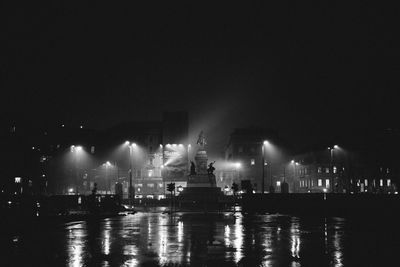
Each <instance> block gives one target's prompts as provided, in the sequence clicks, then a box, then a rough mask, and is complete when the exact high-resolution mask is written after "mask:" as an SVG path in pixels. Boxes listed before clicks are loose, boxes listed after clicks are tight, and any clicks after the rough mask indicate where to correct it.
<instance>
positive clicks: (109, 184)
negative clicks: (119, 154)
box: [103, 161, 111, 194]
mask: <svg viewBox="0 0 400 267" xmlns="http://www.w3.org/2000/svg"><path fill="white" fill-rule="evenodd" d="M103 166H104V167H105V169H106V175H105V179H106V182H107V183H108V190H109V191H110V194H111V180H110V179H108V167H110V166H111V163H110V162H109V161H107V162H106V163H104V164H103ZM107 192H108V191H107Z"/></svg>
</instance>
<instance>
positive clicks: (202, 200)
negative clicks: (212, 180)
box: [179, 184, 224, 210]
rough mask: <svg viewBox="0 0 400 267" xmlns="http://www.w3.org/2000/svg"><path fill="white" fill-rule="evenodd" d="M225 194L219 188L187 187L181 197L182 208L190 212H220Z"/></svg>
mask: <svg viewBox="0 0 400 267" xmlns="http://www.w3.org/2000/svg"><path fill="white" fill-rule="evenodd" d="M223 196H224V195H223V193H222V192H221V189H220V188H219V187H201V186H200V184H199V185H198V186H195V187H186V188H185V189H184V190H183V191H182V193H181V194H180V195H179V204H180V206H181V208H186V209H190V210H219V209H220V208H221V203H222V201H221V200H222V198H223Z"/></svg>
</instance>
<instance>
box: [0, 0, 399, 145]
mask: <svg viewBox="0 0 400 267" xmlns="http://www.w3.org/2000/svg"><path fill="white" fill-rule="evenodd" d="M8 2H9V3H8V4H4V6H3V8H0V10H1V11H0V15H1V21H2V22H1V24H2V26H1V28H0V29H1V37H0V38H1V43H2V49H1V52H0V56H1V60H0V64H1V81H0V86H1V88H2V97H1V103H0V105H1V107H0V109H1V113H2V117H3V118H4V117H7V116H8V117H9V118H10V117H11V118H12V117H13V116H19V117H21V116H22V117H25V118H27V119H29V120H31V121H36V120H37V121H40V122H43V121H48V122H51V123H63V122H65V121H67V122H68V123H71V124H76V125H79V124H80V123H83V124H84V125H85V127H90V128H105V127H109V126H112V125H114V124H116V123H118V122H122V121H132V120H157V119H161V113H162V111H164V110H169V111H174V110H188V111H189V114H190V124H191V129H190V130H191V133H192V135H193V136H194V137H192V138H196V137H195V135H197V134H198V132H199V131H200V129H203V130H204V131H205V132H206V135H207V136H208V139H209V144H210V146H212V147H213V148H212V149H211V150H214V151H220V150H221V149H222V148H223V145H224V144H225V143H226V141H227V138H228V134H229V133H230V132H231V131H232V129H233V128H235V127H243V126H249V125H256V126H264V127H268V128H273V129H276V130H277V131H278V132H279V133H281V135H282V136H284V137H285V138H286V139H288V140H290V141H291V142H293V143H297V144H300V143H301V144H312V143H316V142H320V141H322V140H325V139H329V138H333V137H335V136H337V135H343V134H348V135H351V134H353V133H355V132H357V131H360V130H368V129H375V128H387V127H392V128H397V127H398V126H399V125H398V124H399V121H398V115H397V114H398V113H399V109H400V108H399V105H398V99H399V98H397V97H396V94H395V93H396V89H397V88H399V68H400V66H399V62H400V60H399V59H400V52H399V51H400V50H399V47H400V46H399V32H398V29H397V28H396V25H397V23H398V21H397V19H396V17H397V14H398V10H397V9H395V8H394V7H391V6H389V5H386V6H376V3H373V4H367V3H366V2H365V1H360V2H359V3H356V2H357V1H350V2H351V3H349V2H348V1H346V2H343V3H337V2H336V1H322V2H323V3H318V2H315V3H308V2H304V1H301V2H298V3H297V4H295V3H293V2H292V1H288V2H287V3H284V2H283V1H260V2H267V3H258V4H254V3H247V1H243V3H241V4H240V5H236V4H234V3H232V2H226V3H224V4H222V3H221V4H220V5H216V4H215V3H213V4H208V3H205V2H198V4H197V5H195V4H193V5H190V6H189V5H183V4H182V3H180V4H176V5H172V4H171V3H169V1H168V3H166V2H167V1H163V3H164V4H160V3H158V2H151V3H149V4H148V5H143V4H140V5H137V4H133V3H134V2H141V1H129V2H127V3H124V4H127V5H124V4H122V3H121V4H117V3H115V1H107V2H104V3H102V2H97V1H94V2H92V3H90V4H85V3H83V2H84V1H64V2H59V1H48V3H43V2H42V1H27V3H25V4H21V3H14V1H8ZM160 2H161V1H160ZM270 2H273V3H270ZM193 142H195V140H193Z"/></svg>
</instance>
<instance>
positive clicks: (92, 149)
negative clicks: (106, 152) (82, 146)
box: [90, 146, 95, 154]
mask: <svg viewBox="0 0 400 267" xmlns="http://www.w3.org/2000/svg"><path fill="white" fill-rule="evenodd" d="M94 151H95V147H94V146H91V147H90V153H92V154H94Z"/></svg>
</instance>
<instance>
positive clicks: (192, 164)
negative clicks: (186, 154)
mask: <svg viewBox="0 0 400 267" xmlns="http://www.w3.org/2000/svg"><path fill="white" fill-rule="evenodd" d="M190 175H196V166H195V165H194V162H193V161H190Z"/></svg>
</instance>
